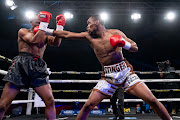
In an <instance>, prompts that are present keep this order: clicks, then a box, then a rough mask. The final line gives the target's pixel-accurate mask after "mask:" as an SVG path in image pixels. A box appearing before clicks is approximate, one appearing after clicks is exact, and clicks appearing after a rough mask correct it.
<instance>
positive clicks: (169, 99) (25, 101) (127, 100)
mask: <svg viewBox="0 0 180 120" xmlns="http://www.w3.org/2000/svg"><path fill="white" fill-rule="evenodd" d="M87 100H88V99H54V101H55V102H86V101H87ZM158 101H165V102H172V101H180V98H163V99H158ZM32 102H35V100H13V101H12V104H20V103H32ZM102 102H110V99H104V100H103V101H102ZM124 102H143V100H142V99H124Z"/></svg>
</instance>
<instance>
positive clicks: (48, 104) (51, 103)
mask: <svg viewBox="0 0 180 120" xmlns="http://www.w3.org/2000/svg"><path fill="white" fill-rule="evenodd" d="M44 102H45V104H46V107H52V106H54V105H55V102H54V98H53V97H49V98H48V99H46V100H45V101H44Z"/></svg>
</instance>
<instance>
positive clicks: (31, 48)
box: [18, 28, 47, 58]
mask: <svg viewBox="0 0 180 120" xmlns="http://www.w3.org/2000/svg"><path fill="white" fill-rule="evenodd" d="M33 37H36V36H35V35H34V33H33V32H32V31H31V30H29V29H25V28H22V29H20V30H19V32H18V49H19V52H28V53H31V54H35V55H38V56H40V57H41V58H43V54H44V51H45V49H46V46H47V44H46V42H45V40H46V37H47V36H46V35H44V37H42V38H41V39H42V40H41V41H33Z"/></svg>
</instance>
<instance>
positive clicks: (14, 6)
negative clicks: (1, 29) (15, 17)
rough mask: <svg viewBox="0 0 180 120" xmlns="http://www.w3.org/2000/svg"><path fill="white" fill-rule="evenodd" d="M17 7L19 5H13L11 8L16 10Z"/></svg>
mask: <svg viewBox="0 0 180 120" xmlns="http://www.w3.org/2000/svg"><path fill="white" fill-rule="evenodd" d="M17 7H18V6H17V5H13V6H11V7H10V8H11V10H15V9H16V8H17Z"/></svg>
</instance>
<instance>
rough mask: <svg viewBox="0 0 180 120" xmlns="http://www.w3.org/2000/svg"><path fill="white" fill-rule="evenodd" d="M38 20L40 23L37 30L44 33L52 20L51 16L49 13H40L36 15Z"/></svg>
mask: <svg viewBox="0 0 180 120" xmlns="http://www.w3.org/2000/svg"><path fill="white" fill-rule="evenodd" d="M38 18H39V21H40V25H39V30H43V31H46V29H47V27H48V25H49V22H50V20H51V18H52V14H51V13H50V12H46V11H41V12H39V14H38Z"/></svg>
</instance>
